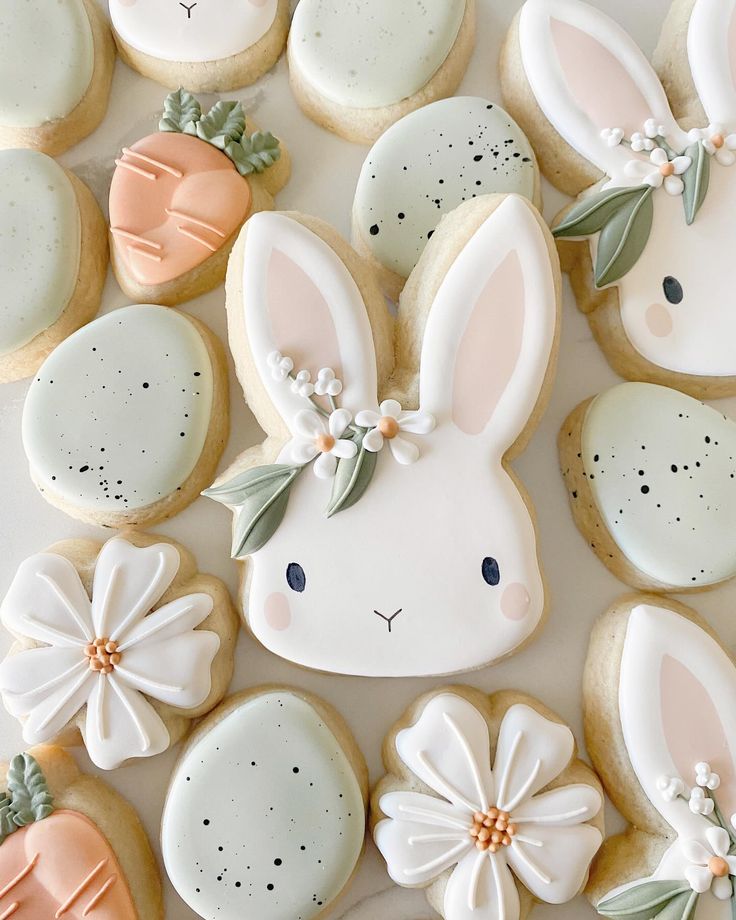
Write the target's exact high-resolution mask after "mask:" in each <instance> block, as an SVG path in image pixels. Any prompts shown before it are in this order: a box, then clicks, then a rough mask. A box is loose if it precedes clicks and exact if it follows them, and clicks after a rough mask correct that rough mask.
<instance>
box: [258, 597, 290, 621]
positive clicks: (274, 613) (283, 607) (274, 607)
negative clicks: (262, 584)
mask: <svg viewBox="0 0 736 920" xmlns="http://www.w3.org/2000/svg"><path fill="white" fill-rule="evenodd" d="M263 615H264V617H265V619H266V623H268V625H269V626H270V627H271V629H275V630H278V631H281V630H284V629H288V628H289V626H291V610H290V609H289V601H288V600H287V599H286V596H285V595H284V594H282V593H281V592H280V591H274V593H273V594H269V595H268V597H267V598H266V600H265V603H264V605H263Z"/></svg>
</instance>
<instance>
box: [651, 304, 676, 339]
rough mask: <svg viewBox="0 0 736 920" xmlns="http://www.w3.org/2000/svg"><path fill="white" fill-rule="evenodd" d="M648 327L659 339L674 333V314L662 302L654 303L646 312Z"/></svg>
mask: <svg viewBox="0 0 736 920" xmlns="http://www.w3.org/2000/svg"><path fill="white" fill-rule="evenodd" d="M646 321H647V328H648V329H649V331H650V332H651V333H652V335H653V336H655V337H656V338H658V339H665V338H667V336H668V335H671V334H672V325H673V324H672V315H671V314H670V311H669V310H668V309H667V307H665V306H663V304H661V303H653V304H652V305H651V306H650V307H648V308H647V312H646Z"/></svg>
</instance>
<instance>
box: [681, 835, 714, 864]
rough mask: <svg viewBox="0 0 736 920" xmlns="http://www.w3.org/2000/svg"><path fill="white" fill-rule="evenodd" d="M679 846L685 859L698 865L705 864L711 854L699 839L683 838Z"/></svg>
mask: <svg viewBox="0 0 736 920" xmlns="http://www.w3.org/2000/svg"><path fill="white" fill-rule="evenodd" d="M681 846H682V852H683V853H684V855H685V859H687V861H688V862H691V863H694V864H695V865H698V866H707V865H708V860H709V859H710V858H711V856H712V855H713V854H712V853H711V852H710V851H709V850H707V849H706V848H705V847H704V846H703V844H702V843H701V842H700V841H699V840H683V841H682V842H681Z"/></svg>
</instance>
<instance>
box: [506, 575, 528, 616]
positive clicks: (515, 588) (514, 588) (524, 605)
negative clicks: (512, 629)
mask: <svg viewBox="0 0 736 920" xmlns="http://www.w3.org/2000/svg"><path fill="white" fill-rule="evenodd" d="M530 604H531V598H530V597H529V592H528V591H527V590H526V588H525V587H524V585H522V584H521V583H520V582H518V581H514V582H512V583H511V584H510V585H507V586H506V587H505V588H504V590H503V594H502V595H501V613H502V614H503V615H504V616H505V617H506V619H507V620H523V619H524V617H525V616H526V615H527V613H529V605H530Z"/></svg>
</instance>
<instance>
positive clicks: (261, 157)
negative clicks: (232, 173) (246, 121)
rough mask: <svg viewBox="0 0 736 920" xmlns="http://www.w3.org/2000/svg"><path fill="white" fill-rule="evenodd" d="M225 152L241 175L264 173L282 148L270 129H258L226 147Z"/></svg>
mask: <svg viewBox="0 0 736 920" xmlns="http://www.w3.org/2000/svg"><path fill="white" fill-rule="evenodd" d="M225 153H226V154H227V155H228V156H229V157H230V159H231V160H232V161H233V163H234V164H235V166H236V168H237V170H238V172H239V173H240V175H241V176H248V175H250V174H251V173H254V172H256V173H262V172H263V171H264V170H265V169H268V167H269V166H273V164H274V163H275V162H276V160H278V158H279V157H280V156H281V148H280V146H279V142H278V140H277V139H276V138H275V137H274V136H273V134H271V132H270V131H265V132H264V131H256V132H255V133H254V134H251V136H250V137H246V136H244V137H243V138H242V139H241V141H240V142H239V143H235V142H233V143H231V144H228V145H227V147H225Z"/></svg>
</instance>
